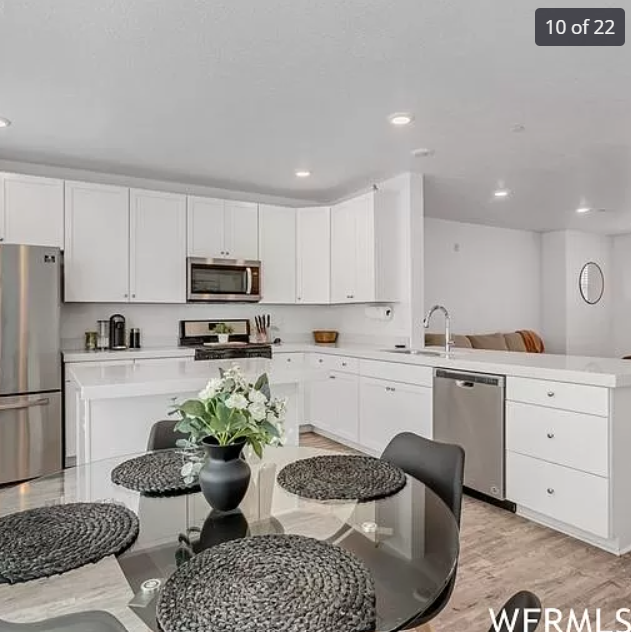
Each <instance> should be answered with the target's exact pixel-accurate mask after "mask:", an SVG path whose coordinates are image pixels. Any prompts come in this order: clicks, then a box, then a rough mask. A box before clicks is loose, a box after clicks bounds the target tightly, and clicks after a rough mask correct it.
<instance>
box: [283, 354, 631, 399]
mask: <svg viewBox="0 0 631 632" xmlns="http://www.w3.org/2000/svg"><path fill="white" fill-rule="evenodd" d="M426 351H435V352H438V353H439V354H440V355H437V356H434V355H421V354H418V355H414V354H409V355H408V354H405V353H397V352H394V351H393V350H392V349H390V350H386V349H384V348H383V347H382V348H374V347H372V348H371V347H367V346H354V345H340V346H331V345H316V344H286V345H278V346H275V347H274V353H308V352H311V353H321V354H327V355H348V356H352V357H355V358H361V359H365V360H382V361H387V362H398V363H401V364H414V365H421V366H429V367H441V368H445V369H460V370H462V371H477V372H479V373H495V374H499V375H507V376H514V377H527V378H533V379H541V380H554V381H558V382H571V383H575V384H589V385H593V386H607V387H610V388H617V387H628V386H631V360H620V359H617V358H598V357H588V356H569V355H560V354H554V353H521V352H517V351H491V350H486V349H461V348H456V349H453V350H452V351H451V353H450V354H449V357H446V356H445V354H444V352H443V351H442V348H441V347H428V348H427V349H426Z"/></svg>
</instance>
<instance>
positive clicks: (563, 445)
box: [506, 402, 609, 477]
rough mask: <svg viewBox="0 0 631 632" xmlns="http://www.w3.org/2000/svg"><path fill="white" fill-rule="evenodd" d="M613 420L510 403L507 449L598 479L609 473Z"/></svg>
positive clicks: (507, 414) (507, 416) (508, 407)
mask: <svg viewBox="0 0 631 632" xmlns="http://www.w3.org/2000/svg"><path fill="white" fill-rule="evenodd" d="M608 425H609V420H608V419H607V418H606V417H598V416H596V415H585V414H584V413H575V412H570V411H567V410H554V409H552V408H543V407H541V406H532V405H531V404H520V403H516V402H507V403H506V449H507V450H512V451H513V452H519V453H520V454H526V455H528V456H532V457H535V458H537V459H544V460H545V461H551V462H552V463H558V464H560V465H566V466H567V467H572V468H574V469H577V470H582V471H583V472H590V473H591V474H597V475H598V476H605V477H606V476H608V473H609V459H608V452H609V431H608Z"/></svg>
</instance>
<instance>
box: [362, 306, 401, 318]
mask: <svg viewBox="0 0 631 632" xmlns="http://www.w3.org/2000/svg"><path fill="white" fill-rule="evenodd" d="M365 314H366V317H367V318H371V319H372V320H392V317H393V316H394V308H393V307H392V305H369V306H368V307H366V310H365Z"/></svg>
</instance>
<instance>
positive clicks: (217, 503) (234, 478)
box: [199, 437, 250, 511]
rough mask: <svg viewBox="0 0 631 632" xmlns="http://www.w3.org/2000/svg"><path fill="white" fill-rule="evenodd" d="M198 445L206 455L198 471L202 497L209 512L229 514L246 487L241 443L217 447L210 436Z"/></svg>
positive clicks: (247, 468) (247, 475) (246, 468)
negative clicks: (201, 446) (206, 503)
mask: <svg viewBox="0 0 631 632" xmlns="http://www.w3.org/2000/svg"><path fill="white" fill-rule="evenodd" d="M202 444H203V446H204V448H205V450H206V454H207V455H208V458H207V459H206V463H204V465H203V466H202V469H201V470H200V472H199V486H200V487H201V489H202V494H204V498H205V499H206V501H207V502H208V504H209V505H210V506H211V507H212V508H213V509H216V510H217V511H232V510H233V509H236V508H237V507H238V506H239V504H240V503H241V501H242V500H243V497H244V496H245V493H246V492H247V491H248V485H249V484H250V466H249V465H248V464H247V463H246V462H245V461H244V460H243V459H242V458H241V451H242V450H243V448H244V446H245V441H240V442H239V443H233V444H231V445H219V444H218V443H217V440H216V439H215V438H214V437H205V438H204V439H202Z"/></svg>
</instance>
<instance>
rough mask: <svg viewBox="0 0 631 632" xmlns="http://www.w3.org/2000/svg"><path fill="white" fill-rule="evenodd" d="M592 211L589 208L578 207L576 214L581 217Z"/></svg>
mask: <svg viewBox="0 0 631 632" xmlns="http://www.w3.org/2000/svg"><path fill="white" fill-rule="evenodd" d="M593 210H595V209H593V208H590V207H589V206H579V207H578V208H577V209H576V212H577V213H579V214H580V215H583V214H585V213H591V212H592V211H593Z"/></svg>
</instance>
